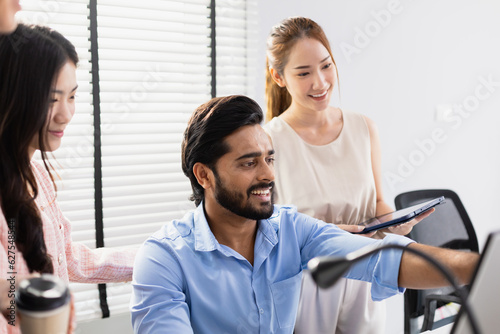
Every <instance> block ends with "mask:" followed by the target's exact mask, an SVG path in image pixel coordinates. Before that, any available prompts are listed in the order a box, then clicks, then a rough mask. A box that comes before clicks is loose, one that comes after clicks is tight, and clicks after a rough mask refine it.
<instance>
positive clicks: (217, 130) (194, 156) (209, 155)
mask: <svg viewBox="0 0 500 334" xmlns="http://www.w3.org/2000/svg"><path fill="white" fill-rule="evenodd" d="M263 118H264V116H263V113H262V109H261V108H260V107H259V105H258V104H257V102H255V101H254V100H252V99H250V98H248V97H246V96H242V95H233V96H226V97H216V98H213V99H211V100H210V101H208V102H207V103H205V104H203V105H201V106H199V107H198V108H197V109H196V110H195V111H194V113H193V115H192V116H191V119H190V120H189V122H188V126H187V128H186V130H185V131H184V139H183V141H182V171H183V172H184V174H185V175H186V176H187V177H188V178H189V180H190V181H191V187H192V188H193V194H192V195H191V197H190V200H192V201H194V202H195V204H196V206H198V205H199V204H200V203H201V201H202V200H203V199H204V198H205V193H204V189H203V187H202V186H201V185H200V184H199V183H198V181H197V180H196V177H195V176H194V174H193V166H194V165H195V164H196V163H197V162H200V163H202V164H204V165H206V166H208V167H209V168H210V169H211V170H215V169H214V168H215V164H216V162H217V160H218V159H219V158H220V157H222V156H223V155H224V154H226V153H227V152H228V151H229V149H230V148H229V146H228V145H227V144H226V142H225V140H224V139H225V138H226V137H227V136H229V135H230V134H232V133H233V132H234V131H236V130H238V129H239V128H241V127H242V126H245V125H255V124H261V123H262V120H263Z"/></svg>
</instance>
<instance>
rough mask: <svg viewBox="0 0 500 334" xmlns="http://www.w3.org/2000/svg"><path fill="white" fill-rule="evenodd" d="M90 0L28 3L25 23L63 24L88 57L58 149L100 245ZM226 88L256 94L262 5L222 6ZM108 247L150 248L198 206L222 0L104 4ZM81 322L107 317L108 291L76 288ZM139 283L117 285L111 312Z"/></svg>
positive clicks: (76, 214)
mask: <svg viewBox="0 0 500 334" xmlns="http://www.w3.org/2000/svg"><path fill="white" fill-rule="evenodd" d="M88 2H89V1H88V0H68V1H59V0H58V1H36V0H25V1H22V2H21V5H22V6H23V11H22V12H20V13H19V14H18V16H19V17H22V18H23V20H25V21H28V22H32V23H41V24H46V25H49V26H50V27H53V28H55V29H57V30H58V31H59V32H61V33H62V34H63V35H65V36H66V37H67V38H68V39H69V40H70V41H72V42H73V43H74V44H75V46H76V47H77V50H78V54H79V56H80V65H79V68H78V72H77V78H78V84H79V89H78V93H77V111H76V114H75V116H74V118H73V121H72V123H71V124H70V125H69V127H68V129H67V131H66V133H65V137H64V139H63V145H62V147H61V148H60V149H59V150H57V151H56V154H55V156H56V158H57V163H55V164H54V165H55V166H56V167H57V166H58V165H61V168H58V171H59V174H60V175H61V178H62V181H61V182H58V201H59V204H60V206H61V208H62V210H63V212H64V214H65V215H66V216H67V217H68V218H69V219H70V220H71V223H72V229H73V232H72V236H73V240H74V241H78V242H83V243H85V244H86V245H87V246H89V247H91V248H95V211H94V210H95V205H94V204H95V201H94V194H95V189H94V168H93V164H94V129H93V113H94V108H93V106H92V77H91V73H90V71H91V64H90V51H89V50H90V48H91V45H90V32H89V26H90V22H89V15H90V12H89V9H88ZM216 4H217V6H216V15H217V16H216V26H217V28H216V49H217V58H216V62H217V78H216V81H217V86H216V88H217V95H218V96H222V95H229V94H246V95H249V96H251V97H252V96H254V95H255V92H254V91H253V89H254V88H253V87H254V86H255V85H254V84H253V83H254V81H253V75H252V74H253V73H255V70H256V68H257V66H256V59H257V55H255V54H254V52H255V50H256V43H257V41H256V31H257V29H256V28H255V25H256V0H248V1H243V0H226V1H222V0H221V1H216ZM97 26H98V28H97V29H98V30H97V33H98V41H97V42H98V56H99V63H98V64H99V88H100V94H99V97H100V105H99V108H97V109H96V112H100V118H101V127H100V132H101V149H102V193H103V198H102V202H103V225H104V245H105V247H138V246H139V245H140V244H141V243H142V242H144V240H145V239H146V238H147V237H148V236H149V235H151V234H152V233H153V232H154V231H156V230H158V229H159V228H160V227H161V226H162V225H163V224H165V223H166V222H168V221H170V220H172V219H175V218H181V217H182V216H183V215H184V213H185V212H187V211H189V210H191V209H193V208H194V204H193V203H192V202H190V201H189V200H188V197H189V195H190V194H191V187H190V184H189V180H188V179H187V177H185V176H184V174H183V173H182V170H181V155H180V152H181V146H180V145H181V141H182V133H183V132H184V129H185V127H186V124H187V120H188V119H189V117H190V115H191V114H192V112H193V111H194V109H195V108H196V107H197V106H199V105H200V104H202V103H204V102H206V101H207V100H209V99H210V97H211V96H210V94H211V79H212V78H211V58H210V54H211V49H210V43H211V40H210V33H211V31H210V0H184V1H181V0H178V1H171V0H143V1H140V2H138V1H135V0H134V1H132V0H98V1H97ZM71 290H72V291H73V293H74V295H75V301H76V302H75V306H76V310H77V319H78V320H79V321H80V320H85V319H92V318H100V317H101V316H102V314H101V309H100V305H99V294H98V291H97V286H96V285H92V284H78V283H72V284H71ZM130 292H131V285H130V284H129V283H128V284H123V283H121V284H108V285H107V296H108V297H107V302H108V305H109V309H110V313H111V316H113V315H115V314H120V313H123V312H128V307H129V300H130Z"/></svg>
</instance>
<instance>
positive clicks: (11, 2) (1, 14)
mask: <svg viewBox="0 0 500 334" xmlns="http://www.w3.org/2000/svg"><path fill="white" fill-rule="evenodd" d="M20 10H21V6H20V5H19V0H0V34H8V33H11V32H13V31H14V30H15V29H16V27H17V23H16V20H15V18H14V15H15V14H16V13H17V12H18V11H20Z"/></svg>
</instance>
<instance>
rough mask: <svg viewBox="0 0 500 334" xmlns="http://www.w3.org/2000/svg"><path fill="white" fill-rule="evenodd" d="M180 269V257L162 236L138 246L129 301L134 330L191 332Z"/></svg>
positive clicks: (137, 331)
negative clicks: (164, 241) (165, 242)
mask: <svg viewBox="0 0 500 334" xmlns="http://www.w3.org/2000/svg"><path fill="white" fill-rule="evenodd" d="M182 272H183V271H182V269H181V266H180V264H179V259H178V258H177V257H176V256H175V254H174V252H173V251H172V250H171V249H170V247H169V246H168V245H165V244H164V243H162V242H161V240H157V239H155V238H154V237H151V238H150V239H148V240H147V241H146V242H145V243H144V245H143V246H142V247H141V248H140V250H139V252H138V254H137V258H136V261H135V267H134V276H133V280H132V286H133V290H132V299H131V302H130V308H131V312H132V325H133V327H134V333H148V334H149V333H165V332H166V331H167V332H169V333H193V329H192V327H191V322H190V312H189V306H188V304H187V302H186V292H185V291H186V289H185V286H186V282H185V280H184V279H183V277H181V276H180V275H182ZM151 273H155V275H151Z"/></svg>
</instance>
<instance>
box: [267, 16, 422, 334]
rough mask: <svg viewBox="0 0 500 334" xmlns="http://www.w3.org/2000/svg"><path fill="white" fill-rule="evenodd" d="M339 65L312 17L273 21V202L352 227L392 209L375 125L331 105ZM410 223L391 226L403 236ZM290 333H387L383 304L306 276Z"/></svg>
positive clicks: (361, 287)
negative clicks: (324, 286)
mask: <svg viewBox="0 0 500 334" xmlns="http://www.w3.org/2000/svg"><path fill="white" fill-rule="evenodd" d="M336 70H337V68H336V65H335V61H334V59H333V55H332V52H331V49H330V45H329V42H328V39H327V38H326V36H325V33H324V31H323V29H322V28H321V27H320V26H319V25H318V24H317V23H316V22H314V21H312V20H311V19H308V18H304V17H291V18H288V19H285V20H284V21H282V22H281V23H280V24H278V25H276V26H274V27H273V28H272V30H271V33H270V34H269V37H268V40H267V74H266V97H267V105H268V106H267V107H268V108H267V120H270V122H269V123H268V124H266V125H265V128H266V130H267V131H268V133H269V134H270V137H271V139H272V141H273V145H274V149H275V173H276V174H275V192H276V195H277V197H276V199H277V200H276V203H279V204H293V205H295V206H297V209H298V210H299V211H300V212H303V213H306V214H309V215H312V216H314V217H315V218H319V219H322V220H324V221H326V222H328V223H334V224H339V227H341V228H343V229H345V230H347V231H349V232H354V231H359V227H358V226H357V225H356V224H358V223H361V222H362V221H364V220H365V219H368V218H371V217H373V216H375V215H380V214H384V213H388V212H390V211H392V208H391V207H390V206H389V205H388V204H387V203H386V202H385V201H384V200H383V196H382V192H381V172H380V145H379V138H378V134H377V130H376V126H375V124H374V123H373V121H371V120H369V119H368V118H366V117H364V116H362V115H359V114H355V113H350V112H343V111H342V110H340V109H339V108H335V107H333V106H330V99H331V96H332V94H333V91H334V88H336V87H337V81H338V75H337V71H336ZM415 223H416V222H412V223H408V224H403V225H400V226H398V227H391V228H389V230H390V231H391V232H394V233H397V234H403V235H404V234H407V233H408V232H409V231H410V230H411V227H412V226H413V224H415ZM368 236H371V237H381V238H383V237H384V234H383V233H382V232H378V233H377V235H375V236H374V235H368ZM295 333H296V334H302V333H316V334H322V333H328V334H330V333H363V334H367V333H372V334H379V333H380V334H381V333H385V306H384V305H383V304H382V303H381V302H374V301H372V300H371V294H370V285H369V284H368V283H364V282H357V281H356V282H354V281H353V282H351V281H347V280H344V281H341V282H339V283H338V284H337V285H335V286H334V287H333V288H331V289H329V290H321V291H320V290H318V288H317V287H316V285H315V284H314V282H312V279H311V278H310V275H304V278H303V282H302V291H301V299H300V302H299V310H298V315H297V321H296V327H295Z"/></svg>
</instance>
